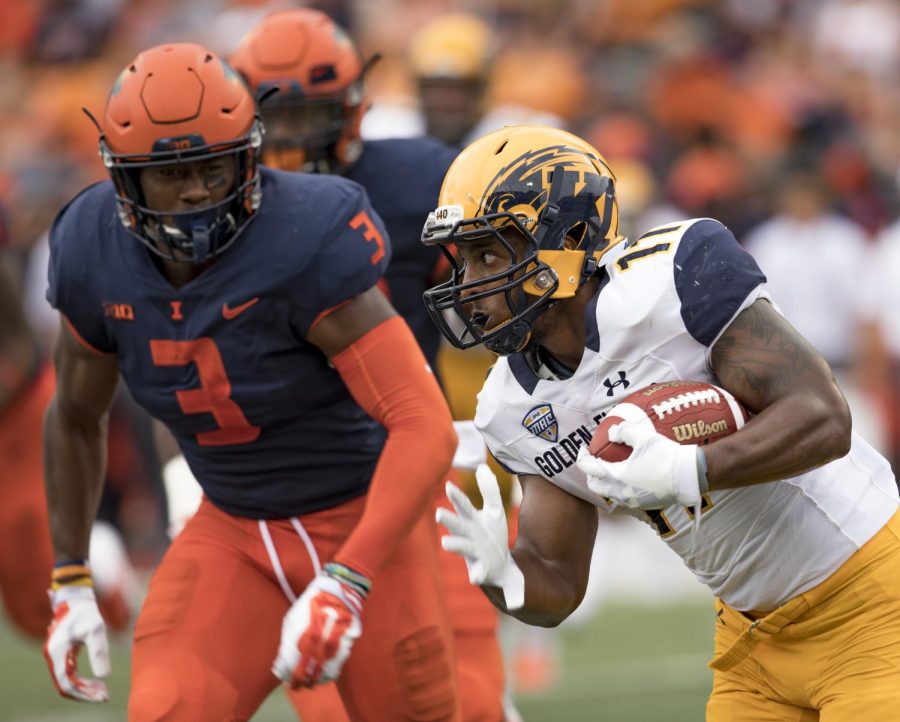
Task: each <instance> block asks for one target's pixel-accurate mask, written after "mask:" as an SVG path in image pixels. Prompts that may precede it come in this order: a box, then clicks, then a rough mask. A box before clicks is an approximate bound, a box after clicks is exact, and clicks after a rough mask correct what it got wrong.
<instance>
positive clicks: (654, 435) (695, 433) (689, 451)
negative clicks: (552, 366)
mask: <svg viewBox="0 0 900 722" xmlns="http://www.w3.org/2000/svg"><path fill="white" fill-rule="evenodd" d="M747 418H748V414H747V411H746V409H744V407H743V406H742V405H741V403H740V402H739V401H737V399H735V398H734V397H733V396H732V395H731V394H729V393H728V392H727V391H725V390H724V389H721V388H718V387H716V386H713V385H712V384H707V383H703V382H699V381H672V382H667V383H659V384H653V385H652V386H648V387H646V388H643V389H640V390H638V391H635V392H634V393H632V394H629V395H628V396H626V397H625V398H624V399H622V401H620V402H619V403H618V404H616V405H615V406H614V407H613V408H612V409H611V410H610V412H609V414H608V415H607V416H606V417H605V418H604V419H603V420H602V421H601V422H600V425H599V426H598V427H597V429H596V430H595V431H594V434H593V437H592V438H591V443H590V445H589V447H588V449H582V451H581V453H580V454H579V458H578V467H579V468H580V469H581V470H582V471H583V472H585V474H587V476H588V481H587V484H588V487H589V488H590V489H591V490H592V491H593V492H595V493H596V494H598V495H600V496H603V497H605V498H607V499H611V500H613V501H615V502H617V503H620V504H624V505H625V506H628V507H630V508H638V509H659V508H662V507H664V506H667V505H669V504H683V505H686V506H698V505H699V504H700V501H701V499H700V495H701V492H700V481H699V475H700V471H699V469H698V459H697V447H698V446H703V445H705V444H709V443H711V442H713V441H716V440H717V439H720V438H722V437H724V436H728V435H730V434H733V433H734V432H735V431H737V430H738V429H740V428H741V427H742V426H743V425H744V423H745V422H746V420H747Z"/></svg>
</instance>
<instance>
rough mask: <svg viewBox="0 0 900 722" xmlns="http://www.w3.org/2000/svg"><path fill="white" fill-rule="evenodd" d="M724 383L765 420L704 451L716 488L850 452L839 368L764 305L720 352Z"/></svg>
mask: <svg viewBox="0 0 900 722" xmlns="http://www.w3.org/2000/svg"><path fill="white" fill-rule="evenodd" d="M712 367H713V371H714V372H715V374H716V376H717V377H718V379H719V384H720V385H721V386H722V387H723V388H725V389H727V390H728V391H730V392H731V393H732V394H734V396H735V397H737V398H738V399H740V400H741V401H742V402H743V403H744V405H745V406H746V407H747V408H748V409H749V410H750V411H752V412H753V413H755V414H757V415H756V416H754V417H753V418H752V419H751V420H750V422H749V423H748V424H747V425H746V426H745V427H744V429H742V430H741V431H740V432H739V433H737V434H734V435H732V436H729V437H726V438H724V439H721V440H720V441H717V442H715V443H713V444H710V445H709V446H707V447H704V451H705V453H706V459H707V464H708V467H709V468H708V473H707V476H708V478H709V486H710V488H711V489H722V488H731V487H737V486H747V485H749V484H760V483H763V482H767V481H774V480H776V479H785V478H787V477H790V476H796V475H797V474H801V473H803V472H805V471H808V470H810V469H812V468H815V467H817V466H821V465H822V464H826V463H828V462H829V461H832V460H833V459H837V458H839V457H841V456H843V455H844V454H846V453H847V451H848V450H849V448H850V411H849V409H848V408H847V402H846V401H845V400H844V397H843V395H842V394H841V391H840V389H839V388H838V387H837V384H836V383H835V381H834V377H833V376H832V375H831V369H830V368H829V367H828V364H827V363H826V362H825V360H824V359H823V358H822V357H821V356H820V355H819V354H818V353H817V352H816V350H815V349H814V348H813V347H812V345H810V343H809V342H808V341H806V339H804V338H803V337H802V336H801V335H800V334H799V333H797V331H796V330H795V329H794V328H793V327H792V326H791V325H790V324H789V323H788V322H787V321H785V320H784V318H782V316H781V315H780V314H779V313H778V312H777V311H775V309H774V308H773V307H772V305H771V304H770V303H768V301H765V300H758V301H756V302H755V303H754V304H753V305H751V306H750V307H749V308H747V309H745V310H744V311H743V312H741V314H740V315H739V316H738V317H737V318H736V319H735V320H734V322H732V324H731V325H730V326H729V327H728V329H727V330H726V331H725V333H724V334H723V335H722V337H721V338H720V339H719V341H718V342H717V343H716V345H715V346H714V347H713V350H712Z"/></svg>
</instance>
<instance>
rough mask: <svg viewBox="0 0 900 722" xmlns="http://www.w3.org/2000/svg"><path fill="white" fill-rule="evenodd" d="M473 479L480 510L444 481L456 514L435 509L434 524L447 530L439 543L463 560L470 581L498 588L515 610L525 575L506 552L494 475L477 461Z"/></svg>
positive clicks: (504, 527)
mask: <svg viewBox="0 0 900 722" xmlns="http://www.w3.org/2000/svg"><path fill="white" fill-rule="evenodd" d="M475 479H476V481H477V482H478V489H479V490H480V491H481V497H482V498H483V499H484V506H483V507H482V508H481V509H476V508H475V507H474V506H473V505H472V502H471V501H469V497H467V496H466V495H465V494H464V493H463V491H462V490H461V489H460V488H459V487H458V486H456V485H455V484H453V483H452V482H449V481H448V482H447V487H446V488H447V498H448V499H450V503H451V504H453V508H454V509H455V510H456V514H454V513H453V512H451V511H450V510H449V509H443V508H439V509H438V510H437V514H436V517H435V518H436V519H437V522H438V524H443V525H444V526H445V527H446V528H447V531H449V532H450V534H449V535H448V536H444V537H442V538H441V546H443V547H444V549H445V550H446V551H448V552H454V553H456V554H460V555H462V557H463V558H464V559H465V560H466V567H467V568H468V570H469V582H470V583H472V584H476V585H479V586H482V585H485V586H491V587H500V589H502V590H503V597H504V599H505V601H506V608H507V609H508V610H514V609H519V608H521V607H522V606H523V605H524V604H525V577H524V576H523V575H522V570H521V569H519V567H518V566H516V561H515V559H513V556H512V554H510V552H509V530H508V528H507V525H506V512H505V511H504V510H503V500H502V499H501V497H500V487H499V485H498V484H497V477H496V476H494V472H492V471H491V470H490V468H489V467H488V465H487V464H481V465H479V466H478V468H477V469H476V470H475Z"/></svg>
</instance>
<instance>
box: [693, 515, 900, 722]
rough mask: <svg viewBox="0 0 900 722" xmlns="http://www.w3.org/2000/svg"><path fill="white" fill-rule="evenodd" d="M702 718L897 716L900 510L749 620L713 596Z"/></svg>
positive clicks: (763, 721)
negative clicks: (709, 671) (818, 577)
mask: <svg viewBox="0 0 900 722" xmlns="http://www.w3.org/2000/svg"><path fill="white" fill-rule="evenodd" d="M715 624H716V645H715V650H716V651H715V657H714V658H713V660H712V662H710V665H709V666H710V667H712V668H713V669H714V670H715V673H714V675H713V690H712V695H711V696H710V698H709V702H708V704H707V707H706V719H707V722H870V721H871V722H886V721H888V720H900V512H898V513H896V514H895V515H894V516H893V517H892V518H891V520H890V521H889V522H888V523H887V524H886V525H885V526H884V528H883V529H881V531H879V532H878V533H877V534H876V535H875V536H874V537H872V539H870V540H869V541H868V542H867V543H866V544H864V545H863V547H862V548H861V549H860V550H859V551H857V552H856V553H855V554H854V555H853V556H851V557H850V558H849V559H848V560H847V561H846V562H844V564H843V565H842V566H841V567H840V568H839V569H838V570H837V571H836V572H835V573H834V574H832V575H831V576H830V577H829V578H828V579H826V580H825V581H824V582H822V583H821V584H819V585H818V586H816V587H813V588H812V589H810V590H809V591H808V592H805V593H804V594H801V595H799V596H797V597H795V598H793V599H791V600H790V601H788V602H787V603H786V604H784V605H782V606H781V607H779V608H778V609H776V610H774V611H773V612H770V613H768V614H766V615H765V616H763V617H761V618H759V619H756V620H753V619H751V617H750V616H748V615H746V614H743V613H741V612H739V611H737V610H735V609H732V608H731V607H729V606H728V605H727V604H724V603H723V602H722V601H721V600H718V601H717V602H716V623H715Z"/></svg>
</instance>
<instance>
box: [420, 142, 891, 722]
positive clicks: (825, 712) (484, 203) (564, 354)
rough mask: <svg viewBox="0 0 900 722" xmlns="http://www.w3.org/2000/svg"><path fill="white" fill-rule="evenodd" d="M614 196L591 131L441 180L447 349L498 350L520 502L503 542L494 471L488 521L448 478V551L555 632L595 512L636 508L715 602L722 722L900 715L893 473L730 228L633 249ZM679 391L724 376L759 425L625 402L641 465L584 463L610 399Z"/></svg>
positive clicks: (625, 426) (678, 227)
mask: <svg viewBox="0 0 900 722" xmlns="http://www.w3.org/2000/svg"><path fill="white" fill-rule="evenodd" d="M501 168H502V169H504V170H503V172H502V173H500V172H499V171H500V169H501ZM614 183H615V179H614V177H613V175H612V172H611V171H610V169H609V167H608V166H607V164H606V162H605V160H603V158H602V157H601V156H600V155H599V153H598V152H597V151H596V150H595V149H594V148H592V147H591V146H590V145H588V144H587V143H585V142H584V141H582V140H581V139H580V138H577V137H575V136H573V135H570V134H568V133H564V132H562V131H559V130H555V129H550V128H543V127H529V126H520V127H512V128H506V129H503V130H500V131H497V132H496V133H493V134H490V135H488V136H485V137H483V138H481V139H479V140H478V141H476V142H475V143H473V144H472V145H470V146H469V147H468V148H466V149H465V150H464V151H463V152H462V153H461V154H460V156H459V157H458V158H457V159H456V161H454V163H453V165H452V166H451V168H450V170H449V172H448V174H447V177H446V178H445V180H444V185H443V187H442V190H441V197H440V201H439V206H438V208H437V209H436V210H435V211H434V212H433V214H432V215H430V216H429V218H428V221H427V223H426V227H425V229H424V230H423V242H424V243H426V244H428V245H435V244H436V245H439V246H440V247H442V248H447V246H448V245H449V244H454V246H455V252H454V253H450V252H449V251H447V257H448V260H450V261H451V262H452V263H453V273H452V277H451V279H450V280H449V281H447V282H446V283H445V284H443V285H441V286H438V287H436V288H434V289H432V290H430V291H428V292H427V294H426V297H425V299H426V305H427V306H428V308H429V312H430V313H431V315H432V319H433V320H434V321H435V322H436V323H437V324H438V326H439V328H441V330H442V332H443V333H444V334H445V335H446V336H447V338H448V340H450V341H451V342H452V343H454V344H456V345H459V346H468V345H474V344H485V345H487V346H488V347H489V348H491V349H493V350H494V351H495V352H497V353H498V354H500V355H501V358H500V359H499V360H498V362H497V364H496V365H495V366H494V368H493V369H492V371H491V373H490V375H489V376H488V378H487V380H486V382H485V385H484V388H483V389H482V391H481V393H480V394H479V398H478V410H477V414H476V417H475V424H476V426H477V427H478V429H479V430H480V431H481V433H482V435H483V436H484V438H485V441H486V442H487V444H488V447H489V448H490V450H491V452H492V453H493V454H494V455H495V456H496V457H497V458H498V460H499V461H500V462H501V463H503V464H504V465H505V466H506V467H507V468H509V469H510V470H511V471H513V472H515V473H516V474H518V476H519V479H520V480H521V482H522V486H523V499H522V505H521V509H520V515H519V530H518V537H517V540H516V543H515V545H514V547H513V548H512V550H509V549H508V548H507V547H506V546H505V544H506V539H507V527H506V518H505V516H504V515H503V513H502V511H501V502H500V494H499V490H498V488H497V485H496V482H495V481H494V480H493V479H492V478H490V474H483V473H482V474H480V475H479V479H478V480H479V486H480V488H481V491H482V496H483V498H484V505H483V507H482V508H481V509H477V508H475V507H474V506H473V504H472V503H471V502H470V501H469V499H468V497H466V496H465V495H464V494H462V493H461V492H460V490H459V489H457V488H456V487H454V486H453V485H452V484H448V495H449V497H450V500H451V502H452V503H453V506H454V508H455V513H453V512H449V511H447V510H444V509H441V510H439V511H438V519H439V521H440V522H441V523H443V524H444V525H445V526H446V527H447V529H448V530H449V531H450V532H451V535H450V536H445V537H444V538H443V540H442V543H443V545H444V548H445V549H447V550H448V551H452V552H456V553H458V554H460V555H462V556H463V557H464V558H465V559H466V562H467V564H468V566H469V573H470V577H471V579H472V581H473V583H477V584H480V585H481V586H482V588H483V589H484V591H485V593H486V594H487V596H488V597H489V598H490V599H491V601H493V602H494V604H495V605H496V606H497V607H498V608H499V609H501V610H503V611H506V612H507V613H509V614H512V615H513V616H515V617H516V618H518V619H520V620H522V621H524V622H526V623H528V624H535V625H541V626H555V625H557V624H559V623H560V622H561V621H562V620H564V619H565V618H566V617H567V616H569V615H570V614H571V613H572V611H573V610H574V609H575V608H576V607H577V606H578V605H579V603H580V602H581V599H582V597H583V595H584V591H585V586H586V584H587V577H588V572H589V568H590V560H591V551H592V547H593V543H594V537H595V534H596V530H597V510H598V507H599V508H600V509H603V510H604V511H605V512H608V513H613V514H628V515H631V516H634V517H636V518H638V519H640V520H642V521H644V522H645V523H646V524H647V525H648V526H650V527H651V528H653V529H655V531H656V532H657V534H658V535H659V537H660V538H661V539H663V540H664V541H665V542H666V543H667V544H668V545H669V546H670V548H672V549H673V550H674V551H675V552H676V553H678V554H679V556H681V557H682V559H683V561H684V562H685V564H686V565H687V566H688V567H689V568H690V569H691V570H692V571H693V572H694V573H695V574H696V575H697V577H698V578H699V579H700V580H701V581H703V582H704V583H705V584H706V585H707V586H708V587H709V588H710V589H711V590H712V591H713V593H714V594H715V595H716V596H717V597H718V599H717V601H716V614H715V617H714V618H713V621H712V623H713V625H714V627H715V630H716V632H715V656H714V658H713V660H712V662H711V667H712V668H713V669H714V670H715V672H714V677H713V689H712V693H711V696H710V698H709V702H708V705H707V719H708V720H711V721H715V722H718V721H719V720H728V721H729V722H738V721H744V720H746V721H747V722H750V721H751V720H753V721H754V722H759V720H772V721H773V722H774V721H775V720H785V719H792V720H803V721H804V722H805V721H807V720H808V721H809V722H813V720H818V719H822V720H825V719H828V720H832V721H834V722H838V721H846V722H850V721H851V720H859V719H860V715H861V714H862V715H863V716H864V717H865V718H866V719H891V718H893V717H895V716H896V710H897V708H898V705H900V644H898V641H900V514H898V513H897V507H898V494H897V487H896V484H895V481H894V477H893V475H892V473H891V469H890V466H889V465H888V463H887V461H886V460H885V459H884V458H883V457H881V456H880V455H879V454H878V453H877V452H876V451H875V450H874V449H873V448H872V447H871V446H870V445H869V444H868V443H866V442H865V441H864V440H863V439H862V438H861V437H859V436H858V435H857V434H856V433H855V432H853V431H852V430H851V417H850V413H849V410H848V408H847V404H846V402H845V401H844V398H843V396H842V395H841V393H840V390H839V389H838V387H837V385H836V384H835V382H834V378H833V376H832V374H831V371H830V369H829V367H828V365H827V363H826V362H825V361H824V360H823V359H822V357H821V356H820V355H819V354H818V353H817V352H816V351H815V350H814V348H813V347H812V346H811V345H810V344H809V343H808V342H807V341H806V340H805V339H804V338H803V337H802V336H800V335H799V334H798V333H797V331H795V330H794V328H793V327H792V326H790V324H789V323H788V322H787V321H786V320H785V319H784V318H783V317H782V316H781V315H780V313H779V312H778V311H777V309H776V308H775V306H774V305H773V303H772V302H770V300H769V294H768V292H767V291H766V288H765V276H764V275H763V274H762V272H761V271H760V270H759V268H758V266H757V265H756V263H755V262H754V261H753V259H752V257H751V256H750V255H749V254H748V253H747V252H746V251H745V250H744V249H742V248H741V247H740V246H739V245H738V243H737V241H736V239H735V238H734V236H733V235H732V233H731V232H730V231H729V230H728V229H727V228H725V227H724V226H723V225H722V224H721V223H719V222H718V221H715V220H713V219H709V218H705V219H691V220H685V221H679V222H676V223H672V224H670V225H666V226H664V227H661V228H655V229H652V230H650V231H647V232H646V233H644V234H643V235H642V236H640V237H639V238H637V239H635V240H634V241H632V242H626V241H625V239H623V238H622V237H621V236H619V235H618V230H617V226H618V218H617V215H618V212H617V208H616V203H615V187H614ZM457 258H458V259H459V260H458V261H457ZM447 310H449V311H450V312H451V313H453V314H454V315H455V316H456V317H457V318H458V321H459V322H460V323H459V324H458V325H457V326H451V325H450V324H449V323H448V322H447V321H446V320H445V317H444V315H443V313H444V311H447ZM679 379H685V380H698V381H706V382H710V383H715V384H717V385H719V386H720V387H722V388H724V389H725V390H727V391H729V392H730V393H731V394H732V395H733V396H734V397H735V398H736V399H738V400H739V401H741V402H742V403H743V404H744V405H745V406H746V408H747V409H748V410H749V411H750V412H751V413H752V414H754V416H753V417H752V418H751V419H750V421H749V422H747V423H746V425H744V426H743V428H741V429H739V430H738V431H737V432H736V433H734V434H733V435H731V436H727V437H724V438H722V439H719V440H717V441H715V442H712V443H709V444H707V445H705V446H702V447H701V446H698V445H696V444H685V445H680V444H678V443H676V442H674V441H671V440H669V439H668V438H667V437H665V436H663V435H662V434H659V433H658V432H657V431H656V430H655V429H654V427H653V425H652V423H647V420H646V419H647V417H646V415H643V414H635V415H632V414H631V413H630V412H629V411H628V407H627V406H626V405H624V404H623V405H621V406H619V407H618V408H617V413H621V414H622V415H623V421H622V423H620V424H617V425H615V426H613V427H612V428H611V429H610V432H609V433H610V439H611V440H612V441H613V442H619V443H625V444H627V445H629V446H631V447H632V452H631V454H630V456H629V457H628V458H627V459H626V460H624V461H621V462H617V463H609V462H606V461H603V460H601V459H597V458H594V457H593V456H591V455H590V454H589V453H587V448H586V447H587V442H588V441H589V440H590V438H591V434H592V432H593V430H594V428H595V427H596V425H597V423H598V421H599V420H600V419H601V418H602V417H603V416H604V415H605V414H606V413H608V412H609V411H610V409H612V408H613V407H614V406H615V405H616V402H617V401H619V400H621V399H622V398H624V397H625V396H627V395H628V394H629V392H632V391H635V390H637V389H640V388H642V387H645V386H647V385H649V384H652V383H657V382H665V381H675V380H679ZM626 382H627V383H626ZM560 440H567V441H571V444H569V445H566V444H561V443H559V442H560ZM573 446H574V448H577V449H578V452H577V454H576V453H575V452H574V451H573V450H572V447H573Z"/></svg>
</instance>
